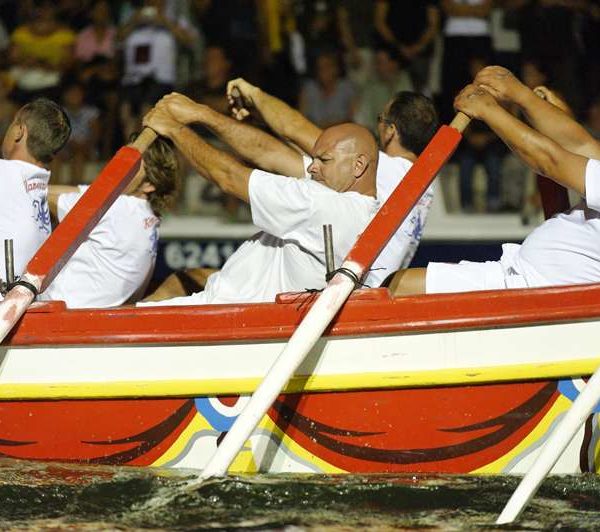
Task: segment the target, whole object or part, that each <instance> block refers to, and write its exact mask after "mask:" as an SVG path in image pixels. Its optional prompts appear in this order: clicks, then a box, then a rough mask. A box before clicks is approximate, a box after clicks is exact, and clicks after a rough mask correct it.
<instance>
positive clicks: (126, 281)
mask: <svg viewBox="0 0 600 532" xmlns="http://www.w3.org/2000/svg"><path fill="white" fill-rule="evenodd" d="M86 189H87V187H80V192H74V193H68V194H61V195H60V197H59V200H58V218H59V220H62V219H63V218H64V217H65V216H66V214H67V213H68V212H69V211H70V210H71V209H72V208H73V206H74V205H75V203H77V201H78V200H79V198H80V197H81V195H82V194H83V193H84V192H85V190H86ZM159 223H160V222H159V219H158V218H157V217H156V216H155V215H154V213H153V212H152V209H151V208H150V205H149V204H148V202H147V201H146V200H144V199H141V198H136V197H133V196H128V195H123V196H119V198H118V199H117V200H116V201H115V203H114V204H113V206H112V207H111V208H110V209H109V210H108V211H107V212H106V214H105V215H104V216H103V217H102V219H101V220H100V222H99V223H98V224H97V226H96V227H95V228H94V230H93V231H92V232H91V233H90V235H89V237H88V238H87V239H86V241H85V242H83V243H82V244H81V246H80V247H79V249H78V250H77V251H76V252H75V254H74V255H73V256H72V257H71V258H70V259H69V262H68V263H67V264H66V265H65V266H64V268H63V269H62V270H61V272H60V273H59V274H58V275H57V277H56V279H55V280H54V281H53V283H52V284H51V285H50V286H49V287H48V289H47V290H46V291H45V292H44V293H43V294H42V296H41V299H45V300H49V299H57V300H62V301H65V302H66V304H67V306H68V307H70V308H89V307H113V306H118V305H122V304H123V303H125V302H127V301H128V300H129V298H130V297H131V296H132V295H133V294H134V293H135V291H136V290H137V289H138V288H139V287H140V286H141V285H143V283H144V281H145V280H146V279H147V277H148V275H149V274H150V272H151V271H152V268H153V267H154V262H155V258H156V246H157V245H158V225H159Z"/></svg>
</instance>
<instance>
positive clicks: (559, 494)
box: [0, 460, 600, 532]
mask: <svg viewBox="0 0 600 532" xmlns="http://www.w3.org/2000/svg"><path fill="white" fill-rule="evenodd" d="M189 478H190V474H189V473H188V474H186V473H173V472H172V471H165V470H162V471H160V470H149V469H136V468H129V467H127V468H124V467H97V466H94V467H83V466H73V465H68V466H65V465H55V464H36V463H30V462H22V461H15V460H0V529H2V530H140V529H144V530H165V529H169V530H235V529H237V530H282V531H289V532H292V531H293V532H296V531H301V530H311V531H312V530H335V531H346V530H347V531H350V530H356V529H371V530H382V531H385V530H398V529H419V530H473V529H479V530H490V529H503V530H559V529H565V530H573V529H577V530H598V529H600V496H599V494H600V479H599V478H598V477H596V476H595V475H584V476H576V477H575V476H573V477H561V478H556V477H555V478H551V479H550V480H548V481H546V483H545V484H544V485H543V486H542V489H541V490H540V493H539V494H538V496H537V497H536V499H535V500H534V502H533V503H532V504H531V505H530V506H529V507H528V509H527V510H526V512H525V514H524V515H523V518H522V519H521V521H520V522H519V523H518V524H517V525H515V526H505V527H494V525H493V522H494V519H495V518H496V517H497V515H498V513H499V512H500V510H501V509H502V506H503V505H504V503H505V502H506V501H507V500H508V498H509V496H510V494H511V493H512V491H513V490H514V488H515V487H516V485H517V479H516V478H502V477H472V476H470V477H464V476H463V477H458V476H448V475H443V476H441V475H440V476H397V475H394V476H381V475H379V476H316V475H311V476H300V475H287V476H281V475H278V476H268V475H260V476H255V477H233V478H227V479H218V480H210V481H207V482H206V483H205V484H203V485H202V486H201V487H200V488H198V489H195V490H194V491H191V492H190V491H186V490H185V489H184V487H185V485H186V481H187V480H188V479H189ZM157 501H158V504H157ZM166 501H168V502H166ZM163 502H164V503H163Z"/></svg>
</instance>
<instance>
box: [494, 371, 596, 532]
mask: <svg viewBox="0 0 600 532" xmlns="http://www.w3.org/2000/svg"><path fill="white" fill-rule="evenodd" d="M599 400H600V368H598V369H597V370H596V372H595V373H594V375H593V376H592V378H591V379H590V380H589V381H588V383H587V385H586V386H585V388H584V389H583V391H582V392H581V393H580V394H579V397H577V399H576V400H575V402H574V403H573V405H572V406H571V408H570V409H569V410H568V411H567V413H566V414H565V416H564V417H563V419H562V420H561V421H560V423H559V424H558V425H557V426H556V427H555V428H554V430H553V431H552V434H551V435H550V437H549V438H548V441H546V443H545V444H544V447H543V448H542V450H541V452H540V454H539V456H538V457H537V458H536V460H535V462H534V463H533V465H532V466H531V469H529V471H528V472H527V474H526V475H525V476H524V477H523V480H521V483H520V484H519V486H518V487H517V489H516V490H515V492H514V493H513V494H512V496H511V498H510V499H509V501H508V503H507V504H506V506H505V507H504V510H502V513H501V514H500V516H499V517H498V519H497V520H496V524H498V525H504V524H507V523H512V522H513V521H514V520H516V519H518V517H519V516H520V515H521V513H522V512H523V510H524V509H525V506H527V503H528V502H529V501H530V500H531V499H532V498H533V496H534V495H535V494H536V492H537V490H538V488H539V487H540V485H541V484H542V482H543V481H544V479H545V478H546V476H547V475H548V473H549V472H550V470H551V469H552V468H553V467H554V465H555V464H556V462H557V461H558V459H559V458H560V456H561V455H562V453H563V452H564V450H565V449H566V448H567V446H568V445H569V443H571V440H572V439H573V438H574V437H575V434H577V431H578V430H579V429H580V428H581V426H582V425H583V423H584V422H585V420H586V419H587V418H588V416H589V415H590V414H591V413H592V411H593V410H594V407H595V406H596V404H598V401H599Z"/></svg>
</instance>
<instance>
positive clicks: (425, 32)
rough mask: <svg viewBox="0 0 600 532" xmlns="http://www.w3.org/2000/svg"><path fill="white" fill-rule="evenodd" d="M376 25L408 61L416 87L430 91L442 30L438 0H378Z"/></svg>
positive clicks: (382, 34)
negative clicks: (433, 60) (436, 44)
mask: <svg viewBox="0 0 600 532" xmlns="http://www.w3.org/2000/svg"><path fill="white" fill-rule="evenodd" d="M375 29H376V30H377V33H378V35H379V38H380V39H382V40H383V42H385V43H386V44H388V45H389V46H392V47H394V48H395V49H396V50H397V51H398V52H399V53H400V55H401V57H402V58H403V59H404V61H405V62H406V64H407V67H408V72H409V73H410V76H411V79H412V82H413V85H414V87H415V90H416V91H418V92H429V91H428V87H427V84H428V81H429V66H430V63H431V56H432V54H433V43H434V39H435V38H436V36H437V34H438V33H439V30H440V12H439V9H438V0H377V3H376V4H375Z"/></svg>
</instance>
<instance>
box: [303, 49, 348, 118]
mask: <svg viewBox="0 0 600 532" xmlns="http://www.w3.org/2000/svg"><path fill="white" fill-rule="evenodd" d="M354 100H355V90H354V86H353V85H352V82H351V81H350V80H349V79H347V78H345V77H342V76H341V67H340V61H339V57H338V54H337V53H335V52H321V53H320V54H319V55H318V56H317V59H316V76H315V78H314V79H309V80H308V81H307V82H306V83H305V85H304V87H303V88H302V92H301V94H300V112H301V113H302V114H303V115H304V116H306V117H307V118H308V119H309V120H310V121H311V122H314V123H315V124H317V125H318V126H319V127H320V128H326V127H329V126H332V125H334V124H340V123H342V122H348V121H350V120H351V119H352V116H353V114H354V104H355V101H354Z"/></svg>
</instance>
